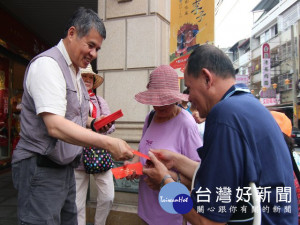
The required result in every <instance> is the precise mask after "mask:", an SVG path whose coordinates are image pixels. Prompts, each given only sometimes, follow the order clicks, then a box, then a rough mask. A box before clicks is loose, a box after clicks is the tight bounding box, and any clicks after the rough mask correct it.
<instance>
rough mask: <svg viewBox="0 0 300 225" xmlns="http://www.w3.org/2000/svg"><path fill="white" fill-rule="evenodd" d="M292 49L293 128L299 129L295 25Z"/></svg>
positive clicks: (292, 32)
mask: <svg viewBox="0 0 300 225" xmlns="http://www.w3.org/2000/svg"><path fill="white" fill-rule="evenodd" d="M291 42H292V43H291V47H292V52H291V54H292V62H293V78H292V91H293V92H292V95H293V126H294V127H297V128H298V115H297V114H298V112H297V110H298V109H297V104H298V102H297V82H298V72H297V70H296V55H295V38H294V25H293V24H292V25H291Z"/></svg>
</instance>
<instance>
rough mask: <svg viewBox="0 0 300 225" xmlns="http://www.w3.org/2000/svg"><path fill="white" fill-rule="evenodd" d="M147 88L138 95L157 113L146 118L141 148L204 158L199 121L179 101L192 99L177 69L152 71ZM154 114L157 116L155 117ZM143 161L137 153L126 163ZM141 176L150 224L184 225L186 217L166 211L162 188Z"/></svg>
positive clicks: (143, 214)
mask: <svg viewBox="0 0 300 225" xmlns="http://www.w3.org/2000/svg"><path fill="white" fill-rule="evenodd" d="M147 89H148V90H147V91H144V92H141V93H138V94H137V95H136V96H135V99H136V100H137V101H138V102H140V103H142V104H146V105H152V106H153V108H154V114H153V113H150V114H148V115H147V117H146V120H145V125H144V129H143V135H142V139H141V141H140V144H139V151H140V152H141V153H144V154H148V151H149V149H169V150H171V151H174V152H177V153H180V154H183V155H185V156H187V157H188V158H190V159H192V160H194V161H200V159H199V157H198V154H197V151H196V149H197V148H199V147H200V146H202V140H201V138H200V136H199V133H198V130H197V125H196V122H195V120H194V118H193V117H192V115H191V114H190V113H189V112H188V111H186V110H184V109H182V108H181V107H179V106H178V105H177V104H176V103H177V102H181V101H182V100H185V101H187V99H188V96H187V95H185V94H181V93H180V92H179V86H178V76H177V73H176V71H175V70H174V69H173V68H172V67H170V66H168V65H161V66H159V67H158V68H156V69H155V70H154V71H153V72H152V73H151V74H150V81H149V83H148V85H147ZM149 115H151V116H149ZM152 116H153V119H151V117H152ZM149 117H150V118H149ZM191 149H195V150H194V151H193V150H191ZM139 161H140V162H141V163H142V164H143V165H145V163H146V162H145V159H143V158H139V157H138V156H135V157H134V158H133V160H132V161H131V162H128V161H127V162H125V164H128V163H136V162H139ZM171 174H172V177H174V179H175V180H178V179H181V180H182V181H183V180H184V178H183V177H181V178H180V177H179V176H178V174H177V173H175V172H174V171H173V172H172V173H171ZM133 178H137V177H136V176H135V175H133V176H130V177H128V179H133ZM141 178H142V179H140V183H139V201H138V215H139V217H140V218H141V219H142V220H143V221H144V222H145V223H147V224H150V225H151V224H153V225H157V224H172V225H182V222H183V219H182V216H181V215H179V214H169V213H167V212H165V211H164V210H163V209H162V208H161V206H160V205H159V202H158V193H159V191H158V190H152V189H151V188H149V187H148V185H147V183H148V180H147V178H146V177H141ZM156 189H159V187H156Z"/></svg>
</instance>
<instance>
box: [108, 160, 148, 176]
mask: <svg viewBox="0 0 300 225" xmlns="http://www.w3.org/2000/svg"><path fill="white" fill-rule="evenodd" d="M111 172H112V173H113V175H114V177H115V178H116V179H122V178H124V177H127V176H129V175H132V174H133V172H135V173H136V174H137V175H143V165H142V163H140V162H138V163H134V164H129V165H126V166H121V167H117V168H112V169H111Z"/></svg>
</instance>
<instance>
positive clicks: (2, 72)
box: [0, 8, 47, 169]
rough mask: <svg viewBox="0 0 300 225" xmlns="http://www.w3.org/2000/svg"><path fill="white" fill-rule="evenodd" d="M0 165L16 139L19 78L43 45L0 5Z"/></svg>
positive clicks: (20, 91)
mask: <svg viewBox="0 0 300 225" xmlns="http://www.w3.org/2000/svg"><path fill="white" fill-rule="evenodd" d="M0 19H1V21H5V22H2V23H1V24H0V169H3V168H6V167H9V165H10V161H11V155H12V152H13V150H14V148H15V146H16V144H17V142H18V140H19V132H20V111H21V104H20V103H21V99H22V94H23V78H24V72H25V69H26V66H27V64H28V62H29V61H30V59H32V58H33V57H34V56H35V55H37V54H38V53H40V52H42V51H44V50H46V49H47V46H46V45H45V44H44V43H43V42H42V41H41V40H39V39H38V38H37V37H36V36H35V35H34V34H33V33H31V32H30V31H29V30H28V29H26V27H25V26H24V25H22V24H21V23H20V22H18V21H17V20H16V19H14V18H13V17H12V16H11V15H10V14H8V13H7V12H5V11H4V10H3V9H1V8H0Z"/></svg>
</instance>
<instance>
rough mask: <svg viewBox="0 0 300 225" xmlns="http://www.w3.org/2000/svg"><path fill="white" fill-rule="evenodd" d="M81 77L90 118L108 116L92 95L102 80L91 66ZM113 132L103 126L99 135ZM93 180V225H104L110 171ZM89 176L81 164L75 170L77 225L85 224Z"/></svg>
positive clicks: (110, 195) (111, 190)
mask: <svg viewBox="0 0 300 225" xmlns="http://www.w3.org/2000/svg"><path fill="white" fill-rule="evenodd" d="M81 76H82V79H83V81H84V84H85V86H86V89H87V91H88V93H89V95H90V117H93V118H99V117H102V116H105V115H109V114H110V110H109V108H108V105H107V103H106V101H105V100H104V99H103V98H102V97H100V96H96V95H95V94H94V93H93V89H96V88H97V87H99V86H100V85H101V84H102V83H103V78H102V77H101V76H100V75H98V74H96V73H94V72H93V70H92V67H91V65H88V67H87V68H86V69H81ZM114 130H115V127H114V125H112V126H111V124H110V125H109V126H105V127H104V128H102V130H100V132H101V133H104V134H110V133H112V132H113V131H114ZM93 175H94V179H95V183H96V186H97V190H98V196H97V208H96V214H95V225H104V224H105V221H106V218H107V216H108V213H109V211H110V209H111V207H112V203H113V199H114V183H113V176H112V172H111V170H108V171H106V172H101V173H95V174H93ZM89 178H90V174H87V173H86V172H85V169H84V166H83V162H81V164H80V166H79V167H78V168H77V169H76V170H75V179H76V205H77V213H78V216H77V217H78V225H85V224H86V215H85V212H86V211H85V210H86V209H85V208H86V195H87V190H88V184H89Z"/></svg>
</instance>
